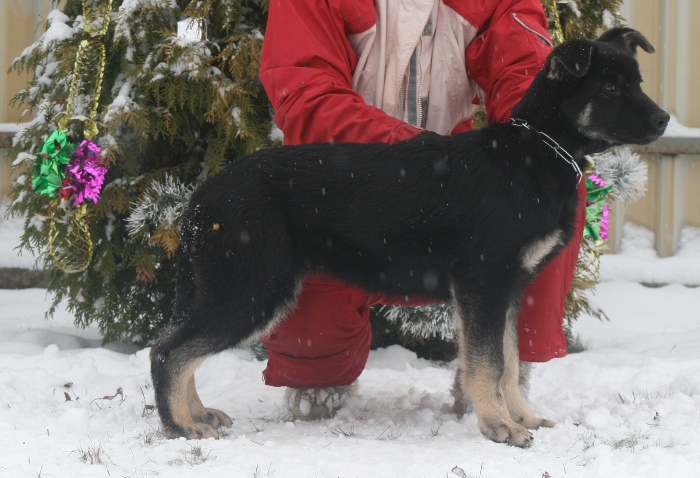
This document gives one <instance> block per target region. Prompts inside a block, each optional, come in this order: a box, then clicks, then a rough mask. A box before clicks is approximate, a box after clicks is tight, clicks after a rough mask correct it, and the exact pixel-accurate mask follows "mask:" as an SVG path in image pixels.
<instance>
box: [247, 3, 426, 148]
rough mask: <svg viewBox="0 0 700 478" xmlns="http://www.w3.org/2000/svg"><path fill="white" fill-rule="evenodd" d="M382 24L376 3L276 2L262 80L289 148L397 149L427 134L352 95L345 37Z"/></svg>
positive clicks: (351, 60)
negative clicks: (357, 145) (333, 144)
mask: <svg viewBox="0 0 700 478" xmlns="http://www.w3.org/2000/svg"><path fill="white" fill-rule="evenodd" d="M375 23H376V12H375V9H374V2H373V1H352V2H337V1H329V0H293V1H292V0H272V1H271V2H270V9H269V14H268V22H267V29H266V33H265V41H264V43H263V51H262V57H261V65H260V80H261V81H262V84H263V86H264V88H265V91H266V92H267V94H268V96H269V97H270V101H271V103H272V106H273V108H274V110H275V117H274V118H275V122H276V123H277V125H278V126H279V128H280V129H281V130H282V131H283V132H284V142H285V144H302V143H312V142H328V141H353V142H361V143H371V142H385V143H395V142H398V141H402V140H404V139H408V138H411V137H413V136H415V135H417V134H418V133H420V132H421V131H422V130H420V129H417V128H414V127H413V126H411V125H409V124H407V123H405V122H403V121H400V120H398V119H395V118H392V117H390V116H388V115H387V114H386V113H384V112H383V111H382V110H380V109H379V108H375V107H373V106H369V105H367V104H366V103H365V102H364V100H363V99H362V97H361V96H360V95H359V94H358V93H357V92H355V91H354V90H353V89H352V72H353V70H354V68H355V66H356V64H357V55H356V54H355V52H354V50H353V49H352V47H351V46H350V44H349V42H348V40H347V35H349V34H352V33H361V32H363V31H366V30H367V29H369V28H370V27H371V26H372V25H374V24H375Z"/></svg>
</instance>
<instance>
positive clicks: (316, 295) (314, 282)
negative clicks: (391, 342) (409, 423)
mask: <svg viewBox="0 0 700 478" xmlns="http://www.w3.org/2000/svg"><path fill="white" fill-rule="evenodd" d="M585 204H586V183H585V181H582V182H581V185H580V187H579V208H578V211H577V216H576V230H575V231H574V235H573V238H572V240H571V242H570V243H569V244H568V245H567V246H566V247H565V248H564V249H563V250H562V252H561V253H560V254H559V255H558V256H557V257H556V258H554V259H553V260H552V261H551V262H550V263H549V264H547V265H546V266H545V268H544V269H543V270H542V272H541V273H540V275H539V276H538V277H537V278H536V279H535V280H534V281H533V283H532V284H530V286H529V287H528V288H527V289H526V290H525V294H524V295H523V301H522V304H521V310H520V315H519V316H518V344H519V347H520V359H521V360H525V361H528V362H546V361H548V360H551V359H552V358H554V357H563V356H565V355H566V338H565V337H564V330H563V316H564V301H565V300H566V294H567V293H568V291H569V288H570V287H571V281H572V279H573V275H574V267H575V266H576V261H577V260H578V251H579V247H580V245H581V238H582V236H583V226H584V223H585ZM389 302H390V301H389ZM381 303H387V301H386V300H384V299H383V298H381V297H377V296H374V295H371V294H368V293H367V292H365V291H362V290H360V289H356V288H354V287H351V286H348V285H346V284H344V283H342V282H339V281H334V280H331V279H328V278H327V277H324V276H321V275H318V274H315V275H311V276H309V277H308V278H307V279H306V281H305V282H304V285H303V288H302V292H301V294H300V295H299V299H298V302H297V307H296V309H295V310H294V312H293V313H292V314H291V315H290V316H288V317H287V318H285V319H284V321H282V322H281V323H280V324H279V325H277V327H275V329H274V330H273V331H272V332H271V333H270V334H269V335H268V336H267V337H264V338H263V343H264V344H265V346H266V347H267V351H268V354H269V359H268V362H267V368H266V369H265V371H264V372H263V377H264V380H265V383H266V384H267V385H272V386H277V387H279V386H286V387H293V388H318V387H330V386H338V385H349V384H351V383H352V382H354V381H355V380H356V379H357V377H359V376H360V373H362V370H363V369H364V367H365V363H366V362H367V357H368V355H369V349H370V345H371V343H372V329H371V327H370V322H369V308H370V307H371V306H373V305H377V304H381ZM414 305H416V304H414Z"/></svg>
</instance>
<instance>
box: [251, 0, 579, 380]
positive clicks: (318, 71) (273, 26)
mask: <svg viewBox="0 0 700 478" xmlns="http://www.w3.org/2000/svg"><path fill="white" fill-rule="evenodd" d="M436 1H438V2H440V0H436ZM389 2H395V3H394V4H391V3H389ZM421 2H423V3H426V4H427V5H428V7H427V8H428V10H430V8H433V12H435V11H436V10H435V9H437V8H440V9H443V11H444V12H447V15H442V17H441V18H442V19H443V20H444V21H445V23H443V24H442V25H443V27H444V26H445V25H447V26H446V29H447V30H448V31H451V30H454V31H455V32H457V33H458V35H456V37H455V39H454V41H452V43H450V45H452V46H454V44H455V43H457V44H460V43H459V42H464V43H463V45H462V44H460V45H462V46H463V52H462V54H463V60H464V61H463V62H462V61H461V60H462V59H461V58H460V63H459V66H460V67H461V68H463V69H464V70H465V71H464V72H462V73H466V74H467V75H468V82H469V84H465V85H464V88H472V90H474V92H475V94H476V96H477V98H475V100H476V101H477V102H478V100H479V99H480V100H482V101H483V102H484V103H485V106H486V110H487V116H488V119H489V121H491V122H496V121H501V122H503V121H506V120H508V118H509V117H510V114H511V110H512V108H513V106H514V105H515V104H516V103H517V102H518V101H519V100H520V98H521V97H522V96H523V94H524V93H525V90H526V89H527V88H528V86H529V85H530V83H531V81H532V79H533V78H534V76H535V75H536V73H537V72H538V71H539V70H540V68H541V67H542V65H543V63H544V60H545V58H546V56H547V55H548V54H549V52H550V51H551V41H550V40H549V35H548V33H547V29H546V26H547V23H546V18H545V16H544V13H543V10H542V5H541V3H540V0H442V1H441V2H440V3H439V4H433V0H413V1H412V3H411V8H414V6H415V5H419V4H420V3H421ZM396 3H398V0H376V2H375V1H373V0H271V1H270V11H269V17H268V24H267V30H266V34H265V41H264V44H263V52H262V58H261V69H260V79H261V81H262V83H263V86H264V87H265V90H266V91H267V93H268V96H269V97H270V101H271V102H272V105H273V107H274V110H275V122H276V123H277V125H278V126H279V128H280V129H281V130H282V131H283V132H284V143H285V144H303V143H313V142H328V141H338V142H341V141H349V142H363V143H369V142H386V143H395V142H398V141H402V140H405V139H408V138H411V137H413V136H415V135H417V134H419V133H421V131H422V129H420V128H416V127H414V126H411V125H410V124H408V123H407V122H405V121H403V120H402V119H397V118H394V117H392V116H389V115H388V114H387V113H385V112H384V111H383V110H382V109H380V107H378V106H372V105H371V104H368V102H367V101H366V100H365V97H363V95H362V94H361V93H358V92H357V91H355V90H354V89H353V83H355V84H359V83H361V82H362V81H364V80H363V79H359V80H358V78H357V73H358V71H359V70H358V71H356V67H357V66H358V64H362V65H365V66H367V65H368V64H369V67H372V64H371V61H370V60H368V59H367V57H365V56H359V55H358V51H360V52H361V53H362V52H363V51H364V50H363V49H362V48H359V47H358V45H362V41H363V40H364V39H365V37H367V38H369V37H370V36H371V35H370V34H371V32H372V31H373V30H372V29H374V28H375V27H376V25H377V22H378V20H379V21H380V22H382V21H384V20H383V17H381V14H383V10H382V6H387V5H388V6H389V7H390V8H394V7H395V4H396ZM377 12H380V16H379V18H378V13H377ZM404 13H405V12H404ZM409 13H410V12H409ZM426 18H427V17H426ZM394 20H395V19H394ZM409 20H410V17H409ZM390 23H391V22H386V23H385V24H382V25H389V24H390ZM395 23H396V22H395ZM403 26H404V25H403V24H401V23H399V25H398V27H397V28H399V29H400V30H398V32H399V33H400V34H403V33H405V31H404V30H403ZM437 26H438V28H443V27H441V26H440V25H437ZM436 31H437V30H436ZM442 31H445V28H443V30H442ZM418 33H419V34H420V31H419V32H418ZM448 40H449V39H448ZM467 40H468V41H467ZM368 41H369V40H368ZM448 43H449V42H448ZM411 48H415V43H414V44H413V45H411ZM436 48H437V47H436ZM436 51H438V52H439V51H440V49H439V48H437V49H436ZM453 53H454V52H453ZM457 53H459V51H458V52H457ZM379 60H387V64H386V65H384V66H383V67H380V68H377V69H376V70H377V73H376V74H378V75H384V74H391V73H392V72H391V71H387V68H389V67H391V61H392V60H394V58H388V59H387V58H379ZM372 61H374V60H372ZM382 68H384V70H382ZM445 70H449V71H448V73H453V72H456V73H459V71H458V70H459V68H457V67H455V66H453V65H452V64H449V65H447V67H446V68H445ZM360 73H362V72H361V71H360ZM438 73H442V72H441V71H440V72H438ZM398 74H399V75H400V74H403V72H402V71H398ZM370 76H371V75H370ZM358 81H359V83H358ZM432 81H436V80H435V79H434V78H433V80H432ZM450 82H452V83H454V84H452V85H447V86H448V87H452V88H453V89H452V90H451V91H452V92H454V91H455V89H454V87H455V85H457V91H460V90H459V87H460V86H461V83H460V81H459V80H455V79H454V78H452V77H449V76H448V77H447V79H446V83H450ZM390 86H391V85H390ZM359 89H360V90H361V91H363V89H362V88H359ZM469 91H470V93H471V90H469ZM392 95H394V96H395V94H394V92H392ZM365 96H367V95H365ZM472 98H473V97H472ZM390 99H394V98H390ZM469 99H471V98H467V99H466V100H464V101H461V100H460V101H457V100H455V101H454V102H453V103H454V104H456V105H458V106H460V107H464V108H466V109H465V111H473V109H474V107H473V106H472V105H471V101H469ZM448 100H449V98H448ZM373 101H374V100H373ZM448 108H449V104H448ZM386 109H391V108H386ZM430 111H431V112H432V113H433V114H436V113H435V110H434V109H430ZM453 113H454V112H451V114H453ZM458 116H459V115H456V116H454V118H457V117H458ZM470 128H471V119H470V118H469V116H468V115H467V116H464V117H462V118H460V120H459V121H455V122H454V124H453V125H451V128H450V129H449V130H448V131H447V133H449V132H452V133H453V134H454V133H458V132H462V131H465V130H468V129H470ZM443 134H446V133H443ZM582 194H585V189H584V190H583V193H582ZM583 197H584V198H585V196H583ZM584 202H585V201H584ZM582 217H583V215H581V217H580V218H579V222H580V223H581V224H580V227H581V228H582ZM578 247H579V243H578V242H577V241H572V244H570V246H569V247H567V248H566V249H565V251H564V252H563V253H562V254H561V256H560V257H558V258H556V259H555V260H554V261H552V263H550V264H549V265H548V266H547V267H546V268H545V270H544V271H543V273H542V274H541V276H540V278H538V279H537V280H536V282H535V283H534V284H533V285H532V286H530V287H529V288H528V290H527V291H526V293H525V296H524V299H523V310H522V311H521V315H520V318H519V335H520V354H521V358H522V359H525V360H530V361H547V360H550V359H551V358H552V357H555V356H563V355H565V354H566V343H565V339H564V335H563V332H562V315H563V306H564V299H565V296H566V292H567V291H568V288H569V286H570V284H571V278H572V277H573V269H574V266H575V264H576V258H577V254H578ZM376 303H394V304H400V303H401V300H400V299H399V300H390V299H388V298H384V297H376V296H370V295H369V294H367V293H366V292H364V291H361V290H358V289H356V288H353V287H349V286H346V285H344V284H339V283H338V282H337V281H333V280H329V279H328V278H325V277H323V276H320V275H312V276H310V277H309V278H308V279H307V281H306V282H305V284H304V287H303V289H302V293H301V295H300V297H299V300H298V302H297V307H296V309H295V310H294V311H293V313H292V314H290V315H289V316H288V317H287V318H286V319H285V320H284V321H283V322H281V323H280V324H279V325H278V326H277V327H276V328H275V329H274V330H273V331H272V332H271V333H270V334H269V335H268V336H267V337H264V338H263V342H264V343H265V345H266V346H267V348H268V352H269V360H268V367H267V369H266V370H265V372H264V380H265V383H266V384H268V385H275V386H289V387H296V388H303V387H323V386H332V385H345V384H349V383H352V382H353V381H354V380H355V379H356V378H357V377H358V376H359V374H360V373H361V372H362V370H363V368H364V365H365V361H366V360H367V356H368V354H369V347H370V344H371V329H370V325H369V310H368V308H369V306H371V305H373V304H376ZM417 303H419V302H414V303H413V304H414V305H415V304H417Z"/></svg>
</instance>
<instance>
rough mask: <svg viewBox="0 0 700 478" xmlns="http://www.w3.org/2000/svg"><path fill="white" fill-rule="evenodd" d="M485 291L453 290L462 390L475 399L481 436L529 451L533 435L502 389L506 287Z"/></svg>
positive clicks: (469, 288) (482, 288)
mask: <svg viewBox="0 0 700 478" xmlns="http://www.w3.org/2000/svg"><path fill="white" fill-rule="evenodd" d="M479 290H481V291H484V292H478V291H479ZM485 290H489V289H487V288H485V287H484V284H483V283H482V284H480V286H476V287H464V286H462V287H458V286H457V285H454V284H453V288H452V293H453V301H454V304H455V313H456V322H457V326H458V330H459V333H458V350H459V363H460V365H459V368H460V370H461V371H462V376H461V380H462V388H463V390H464V391H465V393H466V394H467V396H468V397H469V398H470V399H471V401H472V404H473V406H474V411H475V413H476V415H477V418H478V421H479V427H480V428H481V432H482V433H483V434H484V435H485V436H486V437H487V438H489V439H491V440H493V441H496V442H507V443H509V444H511V445H515V446H519V447H527V446H529V445H530V444H531V442H532V435H531V434H530V432H529V431H528V430H527V429H526V428H525V427H523V426H522V425H519V424H518V423H516V422H515V421H513V419H512V418H511V417H510V414H509V412H508V407H507V403H506V399H505V396H504V393H503V390H502V388H501V379H502V377H503V374H504V371H505V360H504V354H503V352H504V351H503V343H504V339H503V337H504V333H505V326H506V317H505V316H506V305H505V304H506V300H507V296H506V297H499V295H500V294H498V292H499V291H500V292H503V287H502V286H501V287H499V286H493V288H491V289H490V293H486V292H485ZM516 373H517V372H516Z"/></svg>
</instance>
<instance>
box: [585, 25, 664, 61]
mask: <svg viewBox="0 0 700 478" xmlns="http://www.w3.org/2000/svg"><path fill="white" fill-rule="evenodd" d="M598 41H600V42H605V43H611V44H613V45H615V46H617V47H618V48H622V49H623V50H627V51H628V52H629V53H630V54H631V55H632V56H637V47H641V49H642V50H644V51H645V52H647V53H654V51H656V50H654V47H653V46H652V45H651V43H649V40H647V39H646V38H645V37H644V35H642V34H641V33H639V32H638V31H637V30H633V29H631V28H627V27H617V28H611V29H610V30H608V31H607V32H605V33H603V35H601V37H600V38H598Z"/></svg>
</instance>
